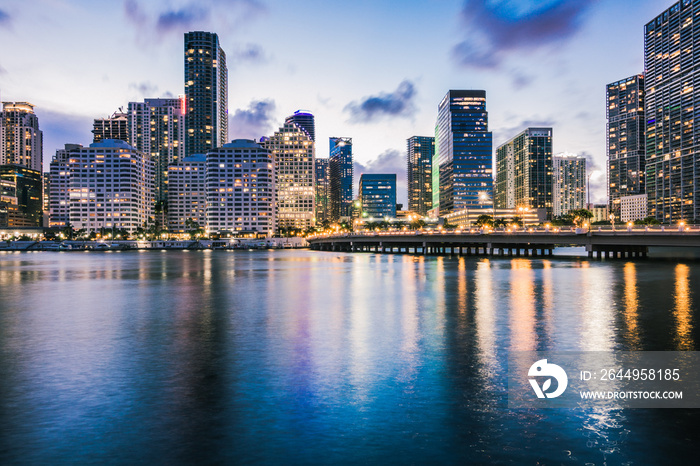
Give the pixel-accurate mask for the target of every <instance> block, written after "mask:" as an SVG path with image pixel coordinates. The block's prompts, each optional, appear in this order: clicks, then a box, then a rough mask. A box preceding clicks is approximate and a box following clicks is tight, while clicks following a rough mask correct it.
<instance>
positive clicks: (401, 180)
mask: <svg viewBox="0 0 700 466" xmlns="http://www.w3.org/2000/svg"><path fill="white" fill-rule="evenodd" d="M353 168H354V170H355V173H354V177H355V182H354V184H355V187H354V189H355V190H356V191H357V187H358V186H359V184H360V176H361V175H362V174H363V173H370V174H372V173H376V174H385V173H389V174H391V173H395V174H396V202H397V203H399V204H403V206H404V209H407V208H408V185H407V181H406V170H407V167H406V153H405V152H401V151H398V150H396V149H387V150H385V151H384V152H382V153H381V154H379V155H378V156H377V157H376V158H374V159H372V160H370V161H368V162H364V163H362V162H357V161H356V162H355V163H354V164H353ZM355 194H357V193H355Z"/></svg>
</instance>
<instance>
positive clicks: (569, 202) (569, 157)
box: [552, 153, 586, 217]
mask: <svg viewBox="0 0 700 466" xmlns="http://www.w3.org/2000/svg"><path fill="white" fill-rule="evenodd" d="M553 178H554V180H553V181H554V183H553V186H552V189H553V204H554V205H553V214H554V216H555V217H559V216H561V215H565V214H567V213H569V212H570V211H572V210H576V209H583V208H584V207H586V158H585V157H581V156H579V155H576V154H566V153H562V154H557V155H555V156H554V177H553Z"/></svg>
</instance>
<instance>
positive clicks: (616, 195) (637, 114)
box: [606, 74, 646, 218]
mask: <svg viewBox="0 0 700 466" xmlns="http://www.w3.org/2000/svg"><path fill="white" fill-rule="evenodd" d="M606 97H607V105H606V114H607V120H608V123H607V132H606V138H607V144H606V148H607V152H608V204H609V206H610V211H611V212H613V213H614V214H615V216H616V217H617V218H620V198H621V197H623V196H633V195H637V194H643V193H644V192H645V184H644V172H645V167H646V158H645V155H644V154H645V153H644V144H645V140H644V139H645V132H644V128H645V125H646V122H645V121H644V75H642V74H639V75H635V76H631V77H629V78H627V79H623V80H621V81H617V82H614V83H611V84H608V85H607V87H606Z"/></svg>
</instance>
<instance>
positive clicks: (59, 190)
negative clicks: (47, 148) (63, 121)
mask: <svg viewBox="0 0 700 466" xmlns="http://www.w3.org/2000/svg"><path fill="white" fill-rule="evenodd" d="M82 148H83V146H82V145H80V144H66V145H65V146H64V148H63V149H58V150H57V151H56V155H54V157H53V159H51V169H50V172H49V177H50V179H51V181H50V183H49V184H50V186H51V191H50V192H49V226H50V227H52V228H53V227H57V228H63V227H65V226H68V224H69V223H70V196H69V188H70V176H69V172H68V159H69V156H70V153H71V151H74V150H78V149H82Z"/></svg>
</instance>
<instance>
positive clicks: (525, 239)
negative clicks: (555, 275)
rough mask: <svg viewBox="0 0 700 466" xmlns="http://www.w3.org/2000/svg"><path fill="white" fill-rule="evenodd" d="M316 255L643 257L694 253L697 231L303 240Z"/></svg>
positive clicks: (450, 233)
mask: <svg viewBox="0 0 700 466" xmlns="http://www.w3.org/2000/svg"><path fill="white" fill-rule="evenodd" d="M307 241H308V242H309V245H310V247H311V249H313V250H317V251H344V252H375V253H407V254H422V255H434V254H456V255H466V256H472V255H485V256H502V257H506V256H507V257H520V256H523V257H538V256H551V255H552V253H553V250H554V249H555V248H556V247H570V246H583V247H585V248H586V251H587V252H588V257H590V258H595V259H602V258H606V259H611V258H612V259H616V258H617V259H622V258H644V257H647V255H648V253H649V248H673V249H674V250H675V249H677V248H681V251H682V252H683V251H687V252H688V253H690V255H693V254H695V253H696V252H697V251H700V228H691V227H684V226H680V227H678V228H672V227H660V228H659V227H656V228H649V227H646V228H643V229H640V228H637V229H632V228H628V229H622V230H619V229H618V230H614V229H605V230H603V229H600V230H586V229H581V228H577V229H573V228H572V229H570V230H557V229H544V230H543V229H539V230H536V229H527V230H519V231H508V230H500V231H498V230H496V231H493V230H432V231H386V232H354V233H336V234H330V235H316V236H311V237H308V238H307Z"/></svg>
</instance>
